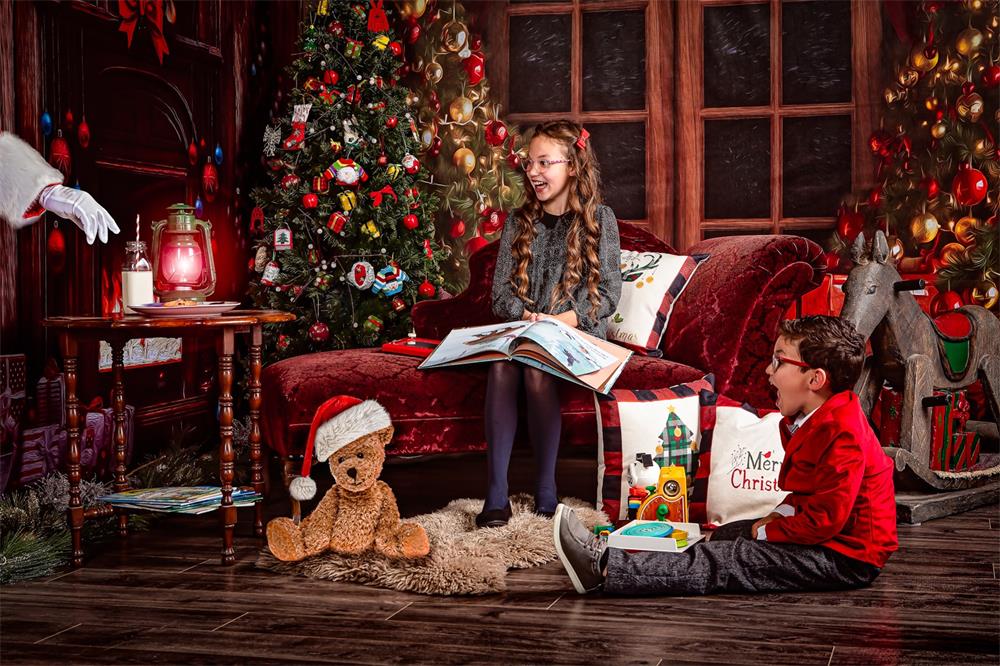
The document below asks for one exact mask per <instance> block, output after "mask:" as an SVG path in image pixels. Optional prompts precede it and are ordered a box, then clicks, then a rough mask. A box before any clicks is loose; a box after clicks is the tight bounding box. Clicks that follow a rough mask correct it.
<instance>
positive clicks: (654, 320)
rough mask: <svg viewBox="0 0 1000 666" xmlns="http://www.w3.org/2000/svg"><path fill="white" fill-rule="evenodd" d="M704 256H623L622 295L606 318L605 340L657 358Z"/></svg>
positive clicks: (634, 252) (634, 253)
mask: <svg viewBox="0 0 1000 666" xmlns="http://www.w3.org/2000/svg"><path fill="white" fill-rule="evenodd" d="M707 258H708V255H706V254H698V255H692V256H686V255H676V254H668V253H665V252H636V251H634V250H625V251H623V252H622V259H621V269H622V295H621V298H620V299H619V300H618V309H617V310H616V311H615V313H614V314H613V315H611V317H610V318H608V332H607V336H608V340H610V341H612V342H617V343H618V344H620V345H623V346H625V347H628V348H629V349H632V350H634V351H637V352H639V353H640V354H647V355H650V354H652V355H657V354H658V352H659V347H660V339H661V338H662V337H663V333H664V332H665V331H666V330H667V323H668V322H669V321H670V313H671V312H672V311H673V309H674V303H676V302H677V298H678V297H679V296H680V295H681V292H683V291H684V288H685V287H686V286H687V284H688V282H689V281H690V280H691V276H692V275H693V274H694V272H695V270H696V269H697V268H698V265H699V264H700V263H701V262H702V261H704V260H705V259H707Z"/></svg>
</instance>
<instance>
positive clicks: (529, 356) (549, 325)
mask: <svg viewBox="0 0 1000 666" xmlns="http://www.w3.org/2000/svg"><path fill="white" fill-rule="evenodd" d="M631 356H632V352H631V351H630V350H628V349H625V348H624V347H619V346H618V345H616V344H613V343H610V342H608V341H606V340H602V339H600V338H596V337H594V336H592V335H589V334H587V333H584V332H582V331H579V330H577V329H575V328H573V327H572V326H568V325H567V324H564V323H562V322H561V321H559V320H557V319H543V320H541V321H536V322H528V321H510V322H504V323H501V324H489V325H487V326H473V327H471V328H458V329H455V330H453V331H451V332H450V333H449V334H448V335H447V337H445V339H444V340H442V341H441V344H439V345H438V346H437V347H436V348H435V349H434V351H433V352H431V354H430V356H428V357H427V358H426V359H425V360H424V362H423V363H421V364H420V366H419V367H420V368H421V369H422V370H428V369H431V368H444V367H449V366H455V365H465V364H469V363H485V362H487V361H504V360H508V361H519V362H521V363H524V364H526V365H530V366H532V367H534V368H538V369H540V370H544V371H545V372H548V373H551V374H553V375H555V376H556V377H561V378H562V379H565V380H567V381H571V382H574V383H576V384H579V385H580V386H584V387H586V388H590V389H593V390H594V391H597V392H598V393H604V394H607V393H609V392H610V391H611V388H612V387H613V386H614V383H615V381H616V380H617V379H618V376H619V375H620V374H621V372H622V369H623V368H624V367H625V363H627V362H628V360H629V358H630V357H631Z"/></svg>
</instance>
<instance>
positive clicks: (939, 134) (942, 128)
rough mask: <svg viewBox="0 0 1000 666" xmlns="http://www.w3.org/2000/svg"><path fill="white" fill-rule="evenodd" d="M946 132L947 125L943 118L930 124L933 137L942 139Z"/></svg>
mask: <svg viewBox="0 0 1000 666" xmlns="http://www.w3.org/2000/svg"><path fill="white" fill-rule="evenodd" d="M947 132H948V126H947V125H946V124H945V122H944V121H943V120H939V121H937V122H936V123H934V124H933V125H931V136H932V137H934V138H935V139H943V138H944V135H945V134H947Z"/></svg>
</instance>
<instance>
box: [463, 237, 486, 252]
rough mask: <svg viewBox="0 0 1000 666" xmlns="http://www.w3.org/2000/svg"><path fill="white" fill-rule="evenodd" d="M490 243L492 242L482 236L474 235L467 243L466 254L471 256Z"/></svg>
mask: <svg viewBox="0 0 1000 666" xmlns="http://www.w3.org/2000/svg"><path fill="white" fill-rule="evenodd" d="M489 244H490V242H489V241H488V240H486V239H485V238H483V237H482V236H478V235H476V236H473V237H472V238H470V239H469V240H468V241H467V242H466V243H465V254H466V255H467V256H470V257H471V256H472V255H473V254H474V253H476V252H477V251H478V250H481V249H483V248H484V247H486V246H487V245H489Z"/></svg>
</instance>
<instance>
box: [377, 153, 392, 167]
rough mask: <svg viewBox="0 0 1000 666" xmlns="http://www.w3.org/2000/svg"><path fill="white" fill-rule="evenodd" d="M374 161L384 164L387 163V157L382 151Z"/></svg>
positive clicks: (380, 164)
mask: <svg viewBox="0 0 1000 666" xmlns="http://www.w3.org/2000/svg"><path fill="white" fill-rule="evenodd" d="M376 162H378V165H379V166H385V165H386V164H388V163H389V157H388V156H387V155H386V154H385V153H382V154H381V155H379V156H378V159H377V160H376Z"/></svg>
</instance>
